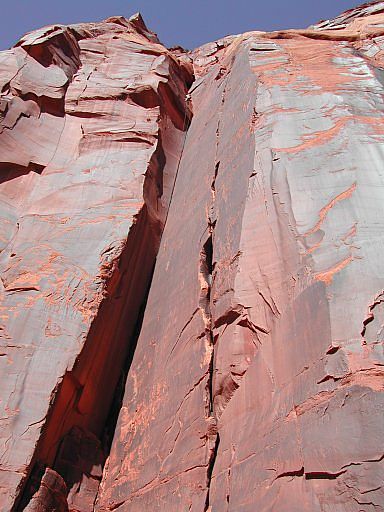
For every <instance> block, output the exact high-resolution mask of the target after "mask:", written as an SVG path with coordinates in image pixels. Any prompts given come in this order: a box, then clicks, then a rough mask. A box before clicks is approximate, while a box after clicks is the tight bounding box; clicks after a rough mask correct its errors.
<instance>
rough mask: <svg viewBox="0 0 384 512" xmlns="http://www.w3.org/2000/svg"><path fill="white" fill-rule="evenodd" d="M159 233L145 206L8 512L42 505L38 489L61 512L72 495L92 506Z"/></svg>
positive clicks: (85, 507)
mask: <svg viewBox="0 0 384 512" xmlns="http://www.w3.org/2000/svg"><path fill="white" fill-rule="evenodd" d="M158 233H159V229H158V227H157V226H153V225H152V219H150V218H149V215H148V211H147V208H146V207H144V208H143V211H142V212H141V214H140V215H139V217H138V219H137V222H136V223H135V224H134V226H133V227H132V229H131V231H130V233H129V237H128V239H127V244H126V247H125V248H124V250H123V252H122V255H121V257H120V258H119V261H118V264H117V265H116V268H115V269H114V271H113V272H112V274H111V276H110V278H109V280H108V282H109V283H114V286H113V292H112V293H111V295H110V296H107V297H106V298H105V299H104V301H103V303H102V304H101V306H100V309H99V312H98V314H97V316H96V317H95V319H94V322H93V324H92V327H91V329H90V332H89V334H88V338H87V342H86V344H85V346H84V349H83V351H82V354H81V355H80V357H79V358H78V360H77V361H76V363H75V365H74V367H73V369H72V370H71V371H68V372H67V373H66V374H65V376H64V378H63V380H62V382H61V384H60V386H59V387H58V389H57V390H56V393H55V398H54V402H52V404H51V410H50V412H49V414H48V417H47V420H46V424H45V427H44V430H43V432H42V435H41V438H40V441H39V443H38V445H37V447H36V450H35V456H34V459H33V461H32V463H31V465H30V470H29V474H28V476H27V478H26V480H25V482H24V487H23V489H22V492H20V494H19V498H18V500H17V501H16V503H15V506H14V507H13V509H12V512H21V511H23V510H25V511H28V512H35V510H39V509H38V508H36V507H38V506H39V494H40V493H41V492H43V493H44V496H45V495H46V493H47V492H49V493H50V498H49V499H50V502H52V503H54V506H56V507H57V510H58V512H62V511H63V512H65V511H66V510H68V508H67V507H68V505H67V504H66V505H65V506H64V505H62V504H63V503H64V502H65V503H68V504H69V506H70V505H71V504H72V505H73V506H74V507H76V502H77V500H79V503H80V502H81V504H82V505H81V506H82V510H84V512H91V511H92V510H93V508H94V503H95V501H96V498H97V493H98V487H99V484H100V481H101V478H102V470H103V466H104V463H105V461H106V458H107V456H108V455H109V452H110V449H111V444H112V440H113V435H114V431H115V427H116V423H117V419H118V416H119V412H120V408H121V405H122V399H123V394H124V388H125V381H126V377H127V374H128V371H129V368H130V366H131V363H132V359H133V355H134V352H135V348H136V344H137V340H138V336H139V333H140V329H141V324H142V320H143V316H144V310H145V306H146V302H147V298H148V294H149V289H150V284H151V280H152V275H153V269H154V262H155V258H156V253H157V250H158V245H159V240H158ZM139 281H141V282H143V281H144V282H145V289H144V286H143V285H142V284H141V283H139ZM116 282H117V284H116ZM127 340H128V342H127ZM63 489H65V491H63ZM37 491H39V492H37ZM63 493H64V495H63ZM84 496H86V498H85V497H84ZM63 498H65V500H64V501H63ZM44 499H45V500H46V499H47V497H46V496H45V498H44ZM67 499H68V501H67ZM84 500H85V501H84ZM59 504H60V505H59ZM44 510H45V509H44ZM55 510H56V509H55Z"/></svg>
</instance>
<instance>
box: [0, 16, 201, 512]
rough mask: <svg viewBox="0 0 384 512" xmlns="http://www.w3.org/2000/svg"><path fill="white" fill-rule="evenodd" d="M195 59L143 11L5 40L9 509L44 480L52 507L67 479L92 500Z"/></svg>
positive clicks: (3, 225) (1, 187) (0, 151)
mask: <svg viewBox="0 0 384 512" xmlns="http://www.w3.org/2000/svg"><path fill="white" fill-rule="evenodd" d="M191 71H192V68H191V66H190V65H188V63H187V61H185V62H184V63H183V62H182V60H179V59H177V58H176V57H174V56H173V55H172V54H171V53H170V52H169V51H168V50H167V49H166V48H164V47H163V46H162V45H161V44H160V43H159V42H158V40H157V38H156V36H155V35H154V34H152V33H150V32H148V31H147V29H146V27H145V25H144V24H143V22H142V20H141V18H140V17H139V16H136V17H133V18H132V19H131V20H130V21H128V20H125V19H124V18H119V17H116V18H110V19H109V20H106V21H105V22H102V23H95V24H84V25H74V26H69V27H64V26H52V27H47V28H44V29H41V30H39V31H36V32H33V33H31V34H28V35H27V36H25V37H24V38H23V39H22V40H21V41H20V42H19V43H18V45H17V46H16V47H15V48H13V49H11V50H9V51H5V52H1V53H0V80H1V96H0V109H1V116H0V122H1V123H0V160H1V161H0V181H1V184H0V203H1V214H0V215H1V220H0V230H1V236H0V244H1V253H0V298H1V305H0V316H1V327H0V329H1V330H0V333H1V357H0V364H1V373H0V388H1V428H0V453H1V458H0V460H1V466H0V508H1V510H2V511H4V512H6V511H10V510H12V511H17V510H22V509H23V508H24V507H25V505H26V504H27V503H28V502H29V500H30V498H31V496H32V494H33V493H34V492H35V491H37V489H38V488H39V487H40V490H39V491H38V493H37V494H36V495H35V498H34V501H33V502H31V503H30V505H29V507H30V508H29V509H28V510H35V508H33V507H40V506H41V501H42V500H43V498H44V496H48V494H49V492H51V491H49V489H50V488H51V487H52V486H51V487H50V485H51V484H50V482H51V483H52V482H54V486H53V487H54V489H53V490H52V489H51V490H52V493H53V494H52V493H51V495H52V499H51V501H52V503H53V504H52V503H51V505H49V506H51V508H52V507H55V506H56V505H57V503H56V501H55V500H56V499H58V500H59V501H60V500H61V501H62V498H60V497H58V496H57V492H58V491H57V489H59V488H60V489H62V490H63V493H64V498H65V494H66V492H67V491H68V492H69V497H68V502H69V507H70V510H81V511H82V512H83V511H88V510H91V509H92V508H93V501H94V500H95V496H96V492H97V488H98V483H99V480H100V478H101V470H102V465H103V463H104V460H105V455H106V453H105V445H108V443H109V441H108V439H107V440H106V439H105V436H104V431H105V425H106V421H107V417H108V413H109V410H110V408H111V406H112V402H113V397H114V393H115V388H116V386H117V385H118V382H119V380H120V378H121V373H122V370H123V367H124V364H125V360H126V358H127V356H128V354H129V352H130V339H131V337H132V335H133V332H134V329H135V325H136V322H137V320H138V317H139V312H140V308H141V306H142V304H143V302H144V301H145V299H146V294H147V289H148V286H149V283H150V280H151V276H152V271H153V265H154V261H155V257H156V253H157V250H158V245H159V240H160V236H161V232H162V229H163V224H164V220H165V216H166V213H167V210H168V205H169V201H170V196H171V191H172V187H173V182H174V179H175V175H176V171H177V166H178V162H179V158H180V152H181V148H182V144H183V140H184V131H185V129H186V127H187V125H188V122H189V117H190V112H189V111H188V108H187V107H186V106H185V94H186V92H187V89H188V87H189V85H190V83H191V80H192V75H191ZM47 467H48V468H51V469H47V471H48V473H47V472H45V476H43V474H44V471H45V468H47ZM52 475H57V478H56V477H55V478H56V479H55V478H54V477H53V476H52ZM63 478H64V480H65V482H62V485H61V483H60V482H61V481H62V480H63ZM41 479H42V480H41ZM40 481H41V484H40ZM55 482H56V483H55ZM56 484H57V485H56ZM56 487H57V489H56ZM56 491H57V492H56ZM47 493H48V494H47ZM64 501H66V500H65V499H64ZM57 506H58V505H57ZM31 507H32V508H31ZM47 507H48V504H47ZM71 507H72V508H71ZM51 508H47V509H44V510H47V511H48V510H51ZM38 510H40V508H38ZM55 510H56V509H55ZM60 510H61V508H60ZM63 510H64V509H63Z"/></svg>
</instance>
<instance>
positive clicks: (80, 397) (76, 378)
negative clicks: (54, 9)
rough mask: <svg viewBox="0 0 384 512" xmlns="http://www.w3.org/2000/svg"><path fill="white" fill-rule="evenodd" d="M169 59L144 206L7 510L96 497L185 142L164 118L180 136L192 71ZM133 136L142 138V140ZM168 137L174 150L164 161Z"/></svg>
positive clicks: (61, 505)
mask: <svg viewBox="0 0 384 512" xmlns="http://www.w3.org/2000/svg"><path fill="white" fill-rule="evenodd" d="M171 64H172V66H173V67H174V69H173V70H172V73H174V74H175V76H176V74H177V73H178V74H179V75H180V76H176V78H175V77H173V78H175V82H176V85H174V86H173V84H172V86H173V87H174V89H175V90H173V89H171V87H170V86H169V85H168V84H160V85H159V87H158V90H157V91H156V94H157V95H158V97H157V98H156V106H158V107H159V118H158V120H157V123H158V133H157V136H156V138H157V141H156V146H155V150H154V152H153V153H152V157H151V159H150V161H149V163H148V167H147V170H146V173H145V179H144V185H143V198H144V205H143V206H142V208H141V209H140V211H139V213H138V214H137V215H135V216H134V220H133V223H132V225H131V228H130V230H129V233H128V235H127V238H126V240H125V242H124V245H123V244H122V243H121V244H120V246H118V247H116V246H115V245H113V244H112V245H111V246H110V247H108V248H107V249H106V250H105V251H104V253H103V254H102V257H103V263H102V264H101V267H100V274H99V275H98V276H97V279H98V280H100V282H101V283H104V285H103V286H104V291H103V295H102V298H101V302H100V303H95V304H94V308H93V310H92V314H93V315H94V316H93V318H92V323H91V327H90V329H89V332H88V334H87V339H86V341H85V343H84V346H83V347H82V350H81V352H80V353H79V354H78V356H77V359H76V361H75V363H74V365H73V366H72V367H71V369H69V370H67V371H66V373H65V374H64V375H63V377H62V378H61V379H60V381H59V383H58V384H57V386H56V388H55V389H54V390H53V392H52V394H51V399H50V404H49V410H48V414H47V417H46V418H44V419H43V420H42V421H41V422H42V423H43V422H44V424H43V428H42V432H41V435H40V438H39V440H38V442H37V444H36V446H35V448H34V454H33V457H32V460H31V462H30V463H29V465H28V467H27V468H26V472H25V477H24V478H23V479H22V481H21V483H20V484H19V486H18V489H17V496H16V499H15V500H14V504H13V506H12V512H21V511H22V510H26V511H28V512H37V511H40V510H44V512H48V511H51V510H57V511H58V512H66V511H67V510H72V508H73V509H74V510H78V508H79V510H80V509H81V510H83V509H84V510H85V509H86V512H88V511H91V510H93V508H94V505H95V503H96V499H97V495H98V489H99V484H100V481H101V478H102V472H103V467H104V464H105V461H106V459H107V457H108V454H109V451H110V448H111V444H112V440H113V436H114V431H115V427H116V422H117V418H118V415H119V412H120V408H121V405H122V398H123V394H124V388H125V381H126V378H127V374H128V371H129V368H130V365H131V362H132V359H133V355H134V351H135V348H136V344H137V339H138V336H139V333H140V329H141V323H142V319H143V314H144V309H145V305H146V301H147V297H148V293H149V288H150V284H151V280H152V275H153V269H154V264H155V260H156V257H157V252H158V249H159V245H160V239H161V235H162V232H163V229H164V225H165V222H166V215H167V212H168V208H169V204H170V201H171V199H172V192H171V194H169V192H170V190H169V189H171V190H172V191H173V188H172V187H174V182H175V179H176V176H177V170H178V166H179V165H180V159H181V154H182V148H183V144H184V143H185V136H184V135H183V141H184V142H183V143H182V144H181V148H180V146H179V147H178V146H177V145H176V146H174V144H175V143H176V142H177V141H176V139H175V134H172V130H173V128H172V129H171V128H170V127H169V126H167V122H170V120H171V121H172V123H173V126H174V127H175V128H176V129H177V130H179V131H180V132H179V135H178V137H181V134H182V133H183V132H184V131H186V129H187V125H188V124H189V122H190V112H189V109H188V105H187V103H185V104H183V103H182V102H181V101H180V100H179V98H177V97H176V96H177V95H180V96H182V97H184V92H185V90H187V88H188V85H189V82H190V80H191V76H190V75H188V73H187V72H186V71H185V70H181V69H177V65H176V63H175V62H173V61H172V63H171ZM169 78H170V79H172V77H169ZM160 86H161V87H160ZM144 96H145V91H144V92H142V91H140V90H139V92H138V94H137V95H136V96H135V99H136V100H137V104H139V102H140V101H141V100H142V102H144V103H145V98H144ZM144 108H153V105H150V106H149V107H147V106H146V105H144ZM164 133H165V135H164ZM169 133H170V135H167V134H169ZM163 136H164V137H167V136H168V137H169V139H170V140H165V142H164V141H163ZM133 142H135V141H133ZM136 142H137V143H140V142H141V139H140V140H138V141H136ZM170 143H172V144H173V147H172V152H174V153H175V154H173V155H172V157H171V159H172V161H171V163H170V164H168V162H167V156H169V144H170ZM167 144H168V146H167ZM166 152H168V153H167V154H166ZM178 153H180V158H179V155H178ZM166 165H168V168H167V169H166ZM7 169H8V167H7ZM41 170H42V169H41V168H40V167H39V166H35V165H34V166H31V165H30V166H29V167H28V168H24V167H21V166H19V167H17V168H14V169H12V174H11V175H9V176H6V177H5V179H12V178H13V177H14V174H15V173H16V175H17V176H18V175H23V174H25V173H26V172H30V171H35V172H37V173H40V171H41ZM9 172H11V171H9ZM171 180H172V181H173V183H172V181H171ZM165 187H168V190H165ZM211 260H212V256H211V255H208V256H207V269H208V270H207V272H209V273H210V272H211V270H210V266H211ZM208 301H209V294H208ZM207 314H208V313H207ZM207 329H208V327H207ZM30 426H31V425H30ZM28 428H29V427H28ZM27 430H28V429H27ZM42 506H44V507H45V508H41V507H42ZM68 507H69V509H68Z"/></svg>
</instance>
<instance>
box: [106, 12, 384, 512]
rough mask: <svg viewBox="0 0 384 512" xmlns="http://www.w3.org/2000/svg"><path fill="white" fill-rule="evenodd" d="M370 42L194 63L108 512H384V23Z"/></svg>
mask: <svg viewBox="0 0 384 512" xmlns="http://www.w3.org/2000/svg"><path fill="white" fill-rule="evenodd" d="M378 21H380V22H381V23H383V21H384V17H383V16H382V15H381V16H380V17H379V18H378V17H375V18H372V19H370V18H368V19H367V18H364V23H365V24H366V25H367V26H370V23H373V22H375V23H377V22H378ZM356 23H357V22H356ZM362 26H363V25H362ZM359 27H360V26H359ZM353 30H355V28H354V27H352V28H350V29H348V33H347V35H346V37H345V38H344V37H343V32H341V31H340V32H339V31H338V32H337V37H335V38H334V35H333V33H330V32H325V31H323V30H322V31H321V32H320V30H319V31H317V29H312V30H308V31H307V32H302V33H299V32H296V31H287V32H282V33H274V34H263V33H249V34H245V35H243V36H240V37H237V38H227V39H225V40H222V41H219V42H218V43H215V44H212V45H207V46H206V47H203V48H202V49H200V50H198V51H197V52H196V53H195V65H196V71H197V73H198V74H201V75H202V78H200V79H197V81H196V82H195V84H194V85H193V86H192V92H191V94H192V103H193V110H194V117H193V120H192V123H191V126H190V128H189V130H188V135H187V140H186V144H185V148H184V151H183V156H182V160H181V166H180V170H179V174H178V178H177V182H176V187H175V193H174V197H173V200H172V203H171V207H170V211H169V216H168V221H167V224H166V227H165V230H164V234H163V238H162V242H161V247H160V252H159V255H158V258H157V264H156V269H155V274H154V279H153V282H152V286H151V290H150V294H149V300H148V304H147V308H146V312H145V316H144V323H143V328H142V331H141V334H140V337H139V340H138V345H137V349H136V352H135V356H134V360H133V363H132V366H131V370H130V372H129V375H128V381H127V387H126V392H125V398H124V403H123V407H122V410H121V414H120V418H119V422H118V426H117V430H116V434H115V439H114V443H113V446H112V451H111V455H110V458H109V461H108V463H107V466H106V470H105V472H104V479H103V483H102V488H101V492H100V494H99V498H98V502H97V506H96V510H97V511H98V512H106V511H111V510H118V511H119V512H120V511H121V512H126V511H127V512H128V511H129V512H136V511H142V510H159V511H160V510H161V511H163V510H175V511H176V510H177V511H181V510H183V511H193V512H202V511H204V510H205V511H211V512H214V511H215V512H222V511H225V510H228V511H236V512H251V511H252V512H254V511H255V510H257V511H279V512H283V511H289V512H293V511H297V510H306V511H311V512H312V511H315V510H316V511H347V510H348V511H361V510H364V511H368V510H369V511H370V510H383V509H384V495H383V492H382V480H383V465H382V457H383V441H382V430H383V426H384V424H383V413H382V412H383V390H384V384H383V383H384V379H383V377H384V374H383V370H382V365H383V352H382V336H381V334H380V333H381V327H380V326H381V324H382V320H381V316H382V312H381V311H380V309H381V300H382V299H381V298H382V290H383V285H384V279H383V276H384V267H383V264H382V258H381V257H380V254H381V252H382V247H383V245H382V244H383V237H382V229H383V226H382V218H383V214H382V213H383V212H382V204H381V203H382V202H381V200H380V198H381V197H382V190H383V189H382V187H383V182H382V167H383V153H382V149H383V103H382V97H383V96H382V93H383V88H382V83H381V82H380V77H379V75H378V74H377V69H375V68H374V67H373V66H372V61H371V56H370V55H367V51H368V48H372V46H374V44H376V45H377V46H378V45H379V44H381V41H382V38H381V37H380V32H381V30H382V29H381V28H379V29H378V32H379V35H378V37H377V39H376V41H375V42H374V41H373V40H372V39H367V40H364V34H365V32H364V31H363V29H361V34H362V36H361V38H359V40H358V41H357V42H356V44H355V43H354V42H353V40H354V39H356V38H355V37H353V38H351V37H350V32H352V31H353ZM359 30H360V28H359ZM359 37H360V36H359ZM350 39H352V40H351V41H350ZM378 51H379V50H378Z"/></svg>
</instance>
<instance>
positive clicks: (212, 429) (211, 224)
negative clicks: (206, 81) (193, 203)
mask: <svg viewBox="0 0 384 512" xmlns="http://www.w3.org/2000/svg"><path fill="white" fill-rule="evenodd" d="M224 80H225V81H227V76H226V77H225V78H224ZM225 94H226V82H225V85H224V88H223V92H222V97H221V105H220V109H219V112H218V120H217V128H216V146H215V169H214V174H213V177H212V182H211V194H212V200H211V205H210V208H209V211H208V214H207V221H208V238H207V240H206V242H205V244H204V246H203V250H202V252H201V255H200V261H201V262H202V264H201V267H200V276H201V277H200V279H201V282H202V283H203V286H202V292H203V297H202V299H203V305H202V304H200V307H201V309H202V311H203V316H204V322H205V326H206V336H207V339H208V343H209V346H210V350H211V359H210V362H209V378H208V382H207V395H208V400H207V401H208V403H209V415H208V419H209V427H208V449H209V461H208V469H207V496H206V502H205V508H204V512H207V511H209V510H210V489H211V481H212V476H213V470H214V467H215V462H216V458H217V455H218V451H219V445H220V435H219V432H218V428H217V415H216V412H215V410H214V372H215V341H216V340H215V338H214V334H213V328H214V323H215V322H214V319H213V316H212V309H211V300H212V297H211V292H212V286H213V279H214V270H215V269H214V266H215V265H214V234H215V233H214V231H215V227H216V220H217V219H216V211H215V201H216V179H217V176H218V173H219V169H220V160H219V159H218V155H219V142H220V125H221V117H222V115H223V107H224V103H225Z"/></svg>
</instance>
